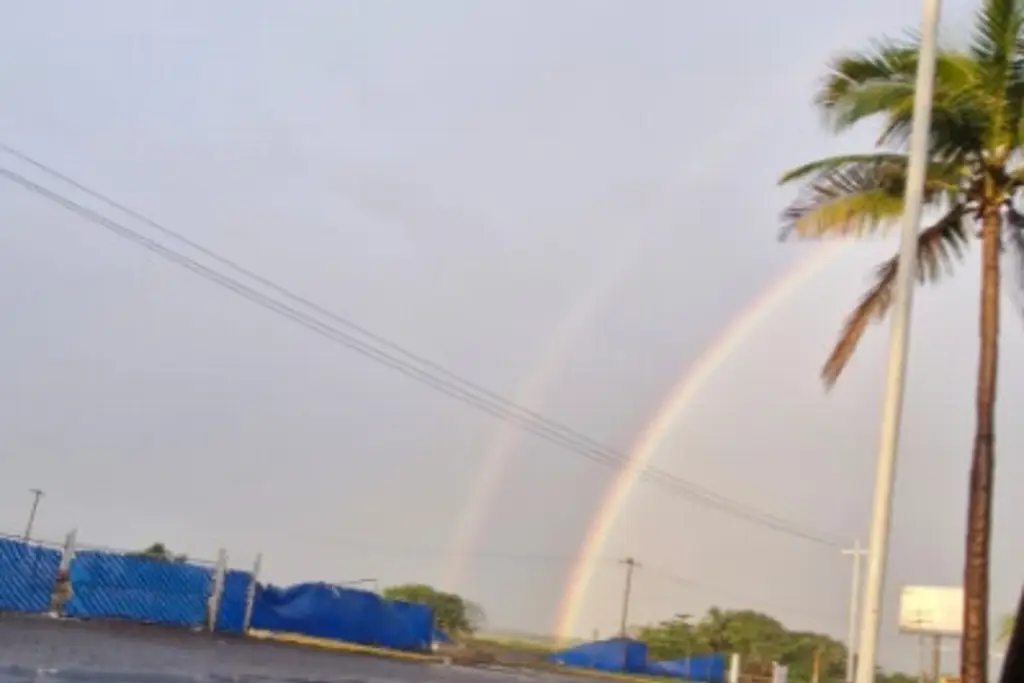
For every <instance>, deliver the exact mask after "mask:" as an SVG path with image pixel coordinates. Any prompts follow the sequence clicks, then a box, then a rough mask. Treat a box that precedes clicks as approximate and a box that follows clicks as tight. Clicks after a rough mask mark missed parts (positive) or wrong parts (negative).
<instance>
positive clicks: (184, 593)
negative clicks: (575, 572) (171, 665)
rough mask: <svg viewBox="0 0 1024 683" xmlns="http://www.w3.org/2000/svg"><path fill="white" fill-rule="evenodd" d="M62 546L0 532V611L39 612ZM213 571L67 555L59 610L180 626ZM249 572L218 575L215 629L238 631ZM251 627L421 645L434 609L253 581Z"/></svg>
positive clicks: (45, 605) (209, 586)
mask: <svg viewBox="0 0 1024 683" xmlns="http://www.w3.org/2000/svg"><path fill="white" fill-rule="evenodd" d="M60 561H61V552H60V551H58V550H55V549H52V548H45V547H41V546H38V545H36V544H30V543H25V542H23V541H19V540H15V539H0V612H4V611H8V612H10V611H16V612H45V611H46V610H48V609H49V608H50V600H51V596H52V593H53V591H54V588H55V586H56V579H57V571H58V569H59V567H60ZM214 574H215V572H214V570H213V569H211V568H210V567H205V566H199V565H196V564H192V563H189V562H168V561H162V560H153V559H149V558H146V557H144V556H138V555H126V554H122V553H117V552H106V551H95V550H90V551H82V552H78V553H76V554H74V556H73V558H72V560H71V563H70V568H69V578H70V584H71V598H70V600H68V601H67V603H66V604H65V605H64V614H66V615H67V616H70V617H75V618H79V619H122V620H126V621H135V622H144V623H154V624H168V625H174V626H184V627H199V626H203V625H204V624H205V623H206V620H207V610H208V604H209V599H210V596H211V594H212V592H213V588H214ZM251 583H252V574H251V573H250V572H244V571H237V570H228V571H226V572H225V574H224V581H223V585H222V590H221V598H220V603H219V605H218V606H217V619H216V623H215V625H214V627H215V629H216V630H217V631H221V632H228V633H241V632H242V630H243V621H244V619H245V605H246V599H247V597H248V592H249V586H250V584H251ZM254 598H255V599H254V601H253V612H252V624H251V626H252V628H255V629H262V630H266V631H274V632H285V633H296V634H300V635H306V636H314V637H319V638H330V639H336V640H345V641H348V642H352V643H358V644H362V645H375V646H378V647H388V648H392V649H399V650H417V651H422V650H427V649H429V648H430V646H431V643H432V640H433V634H434V613H433V611H432V610H431V609H430V608H429V607H427V606H425V605H415V604H411V603H405V602H399V601H393V600H385V599H384V598H382V597H380V596H379V595H377V594H376V593H370V592H367V591H360V590H354V589H351V588H341V587H338V586H331V585H328V584H322V583H318V584H299V585H296V586H292V587H290V588H284V589H281V588H274V587H269V586H268V587H263V586H259V585H257V586H256V589H255V596H254Z"/></svg>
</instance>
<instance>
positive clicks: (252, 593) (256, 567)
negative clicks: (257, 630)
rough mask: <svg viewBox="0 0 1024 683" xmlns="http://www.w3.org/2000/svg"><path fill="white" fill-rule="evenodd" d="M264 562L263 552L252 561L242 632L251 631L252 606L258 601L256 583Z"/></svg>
mask: <svg viewBox="0 0 1024 683" xmlns="http://www.w3.org/2000/svg"><path fill="white" fill-rule="evenodd" d="M262 564H263V553H256V561H255V562H253V563H252V577H251V578H250V580H249V589H248V590H247V591H246V592H245V615H244V616H243V617H242V634H243V635H245V634H247V633H249V625H250V624H251V623H252V606H253V603H254V602H256V584H257V583H259V580H260V566H261V565H262Z"/></svg>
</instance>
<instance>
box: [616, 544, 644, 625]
mask: <svg viewBox="0 0 1024 683" xmlns="http://www.w3.org/2000/svg"><path fill="white" fill-rule="evenodd" d="M622 564H624V565H626V590H625V591H624V592H623V594H622V621H621V622H620V624H619V635H620V636H622V637H623V638H625V637H626V629H627V627H628V624H627V622H628V621H629V594H630V593H631V592H632V590H633V570H634V569H636V568H637V567H639V566H640V564H639V563H638V562H637V561H636V560H634V559H633V558H632V557H627V558H626V559H624V560H623V561H622Z"/></svg>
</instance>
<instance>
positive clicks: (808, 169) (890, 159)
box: [779, 152, 907, 185]
mask: <svg viewBox="0 0 1024 683" xmlns="http://www.w3.org/2000/svg"><path fill="white" fill-rule="evenodd" d="M906 159H907V156H906V155H905V154H899V153H895V152H894V153H892V154H887V153H885V152H879V153H877V154H842V155H839V156H834V157H825V158H823V159H817V160H815V161H811V162H809V163H806V164H804V165H803V166H797V167H796V168H794V169H790V170H789V171H786V172H785V173H784V174H783V175H782V177H781V178H779V185H787V184H789V183H792V182H794V181H797V180H804V179H805V178H806V177H807V176H810V175H814V174H817V173H821V172H823V171H830V170H833V169H835V168H837V167H840V166H849V165H854V164H857V165H859V164H884V163H896V164H899V163H902V164H906Z"/></svg>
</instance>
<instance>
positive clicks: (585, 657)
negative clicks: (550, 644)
mask: <svg viewBox="0 0 1024 683" xmlns="http://www.w3.org/2000/svg"><path fill="white" fill-rule="evenodd" d="M551 661H553V662H555V663H557V664H563V665H565V666H572V667H576V668H581V669H597V670H598V671H609V672H614V673H634V674H642V673H645V672H646V671H647V644H646V643H643V642H640V641H639V640H630V639H629V638H612V639H611V640H599V641H596V642H593V643H584V644H583V645H577V646H576V647H571V648H569V649H568V650H562V651H561V652H556V653H555V654H553V655H551Z"/></svg>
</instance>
